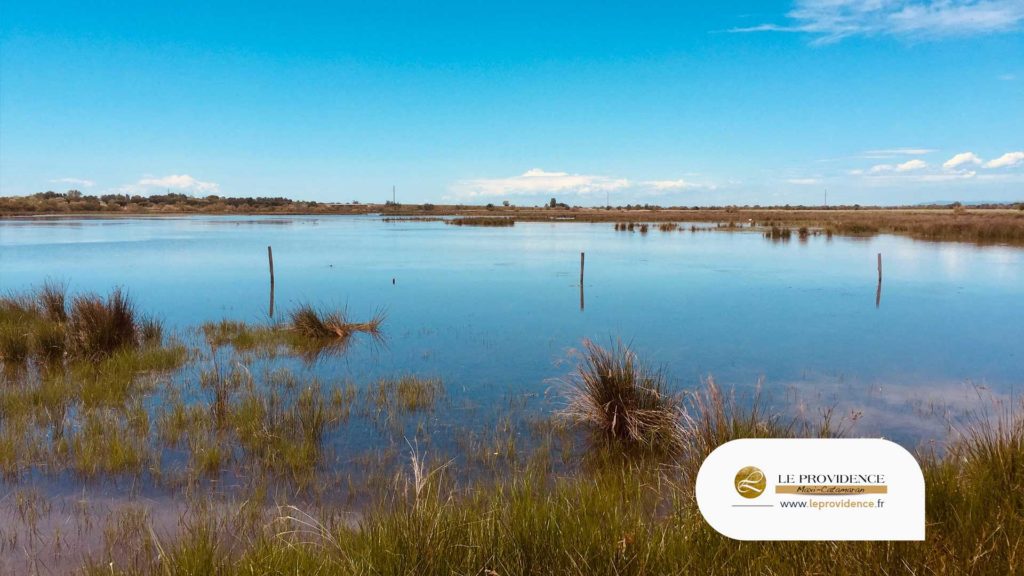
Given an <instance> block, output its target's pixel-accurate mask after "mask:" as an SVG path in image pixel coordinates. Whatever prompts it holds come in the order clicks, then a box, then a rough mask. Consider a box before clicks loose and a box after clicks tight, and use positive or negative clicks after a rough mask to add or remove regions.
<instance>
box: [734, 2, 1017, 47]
mask: <svg viewBox="0 0 1024 576" xmlns="http://www.w3.org/2000/svg"><path fill="white" fill-rule="evenodd" d="M786 17H787V19H788V21H787V23H785V24H761V25H758V26H752V27H749V28H734V29H733V30H732V32H800V33H806V34H810V35H813V36H814V37H815V40H814V43H815V44H830V43H834V42H838V41H840V40H842V39H844V38H849V37H853V36H898V37H912V38H941V37H952V36H973V35H979V34H991V33H995V32H1007V31H1012V30H1016V29H1018V28H1019V27H1020V25H1021V23H1022V22H1024V2H1021V1H1020V0H797V1H796V2H795V3H794V5H793V8H792V9H791V10H790V11H789V12H788V13H787V14H786Z"/></svg>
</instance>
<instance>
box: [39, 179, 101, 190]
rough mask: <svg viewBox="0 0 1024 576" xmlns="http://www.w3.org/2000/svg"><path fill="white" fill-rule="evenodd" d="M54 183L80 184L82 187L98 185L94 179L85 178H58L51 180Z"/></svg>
mask: <svg viewBox="0 0 1024 576" xmlns="http://www.w3.org/2000/svg"><path fill="white" fill-rule="evenodd" d="M50 182H52V183H54V184H68V185H70V186H79V187H81V188H92V187H93V186H95V185H96V183H95V182H93V181H92V180H86V179H85V178H57V179H55V180H50Z"/></svg>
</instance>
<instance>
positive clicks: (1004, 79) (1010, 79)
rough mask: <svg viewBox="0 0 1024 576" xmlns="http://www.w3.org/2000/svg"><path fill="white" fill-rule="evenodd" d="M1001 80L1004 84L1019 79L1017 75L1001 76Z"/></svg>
mask: <svg viewBox="0 0 1024 576" xmlns="http://www.w3.org/2000/svg"><path fill="white" fill-rule="evenodd" d="M999 79H1000V80H1002V81H1003V82H1012V81H1014V80H1016V79H1017V75H1016V74H1000V75H999Z"/></svg>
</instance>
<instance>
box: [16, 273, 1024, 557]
mask: <svg viewBox="0 0 1024 576" xmlns="http://www.w3.org/2000/svg"><path fill="white" fill-rule="evenodd" d="M57 292H59V291H55V292H54V294H56V293H57ZM58 300H59V298H58V297H57V296H53V295H51V296H47V297H45V298H43V297H27V296H18V297H14V296H12V297H8V298H4V299H0V350H3V353H4V363H5V366H6V365H7V364H8V356H7V354H8V353H9V350H11V349H13V350H14V351H15V352H17V353H18V354H20V355H21V356H22V359H21V360H18V361H17V364H18V366H19V368H18V370H14V371H3V372H0V474H2V475H3V476H4V480H5V481H8V482H18V481H19V479H21V478H32V479H33V481H35V478H37V476H34V475H30V474H29V472H30V471H31V472H32V474H35V473H39V474H41V475H44V476H49V477H54V478H64V477H67V476H70V477H72V478H75V479H78V480H81V481H83V482H85V483H87V484H91V483H93V482H101V481H104V480H106V479H110V478H113V479H115V480H119V479H122V478H123V479H130V480H131V483H130V486H132V487H133V488H130V489H131V490H133V493H134V486H135V485H136V484H137V483H141V482H151V483H154V484H150V486H153V487H155V488H156V489H160V488H163V487H167V488H168V489H169V490H170V491H171V494H173V496H172V498H175V497H177V496H178V495H179V494H181V495H182V500H187V501H188V502H189V505H190V506H194V507H195V509H194V510H193V511H192V512H191V515H190V516H189V517H188V519H187V520H184V519H183V520H182V528H181V531H180V532H177V531H176V532H174V533H172V534H170V535H168V536H166V537H160V538H158V537H157V535H156V530H155V529H153V528H148V529H147V525H148V523H149V520H148V519H147V518H148V517H147V516H146V514H145V513H144V511H142V512H139V511H136V512H132V513H129V514H127V515H126V516H119V515H112V516H111V518H112V520H111V521H112V522H115V523H116V526H115V527H117V529H116V530H114V529H113V528H112V529H111V530H112V531H111V539H112V540H116V541H117V544H118V546H117V547H114V546H109V547H108V548H109V549H104V551H103V552H102V553H101V554H99V555H97V556H96V557H95V558H94V559H93V560H91V561H90V562H88V563H87V565H86V566H85V568H84V570H85V572H86V573H88V574H154V573H163V574H211V573H215V574H225V575H233V574H263V573H276V574H353V575H355V574H381V573H387V574H392V573H395V574H398V573H401V574H427V575H431V574H438V575H440V574H487V575H492V576H493V574H500V575H505V574H580V575H582V574H594V573H613V574H666V573H674V574H689V573H697V574H751V575H753V574H779V575H802V574H825V573H828V574H840V575H844V574H864V573H877V572H879V571H880V570H885V571H888V572H899V573H911V574H1014V573H1021V572H1022V571H1024V564H1022V563H1021V562H1020V560H1021V558H1024V419H1022V417H1021V414H1022V412H1021V410H1020V408H1021V407H1020V406H1013V407H1008V406H1005V405H1002V406H1001V407H1000V410H999V411H998V412H997V413H996V414H988V413H982V414H979V415H978V416H977V418H976V419H975V420H973V421H971V422H970V423H969V424H968V425H966V426H964V427H962V428H959V429H957V432H956V436H955V437H954V439H953V441H952V442H951V443H950V444H949V446H948V448H947V449H946V450H945V452H944V453H942V454H939V453H936V452H931V451H922V452H921V453H920V457H919V460H920V461H921V464H922V468H923V471H924V474H925V478H926V483H927V521H928V540H927V541H925V542H892V543H887V542H878V543H867V542H839V543H837V542H822V543H799V542H774V543H758V542H736V541H732V540H729V539H726V538H724V537H722V536H720V535H719V534H717V533H716V532H714V531H713V530H712V529H711V528H710V527H709V526H708V525H707V524H706V523H705V522H704V520H703V519H702V518H701V516H700V515H699V513H698V512H697V509H696V506H695V504H694V496H693V493H692V486H693V478H694V476H695V474H696V470H697V467H698V466H699V464H700V462H701V461H702V460H703V459H704V457H705V456H706V455H707V454H708V453H710V452H711V451H712V450H713V449H714V448H715V447H717V446H719V445H721V444H722V443H725V442H728V441H730V440H733V439H736V438H746V437H787V436H811V437H831V436H837V435H843V434H844V426H843V424H844V423H843V422H842V421H840V422H838V423H837V422H834V421H833V419H832V415H831V413H830V412H827V411H826V412H825V413H823V414H822V416H821V418H820V420H819V421H815V422H804V421H798V420H786V419H784V418H782V417H781V416H779V415H778V414H774V413H769V412H767V411H766V410H765V409H764V406H763V404H762V402H761V400H760V398H759V397H758V396H757V395H755V396H754V398H753V399H752V400H751V401H749V402H747V401H739V400H737V399H736V398H735V397H734V395H733V394H732V393H730V392H726V391H723V390H722V389H720V388H719V387H718V386H717V384H716V383H715V382H714V380H712V379H710V378H709V379H707V380H706V381H705V382H704V384H703V386H702V387H701V388H700V389H698V390H695V391H692V392H690V393H688V394H682V395H675V394H672V393H671V391H670V390H669V389H668V384H667V380H666V378H665V377H664V375H663V374H662V373H660V372H659V371H657V370H654V369H651V368H650V367H649V366H648V365H647V364H645V363H644V362H643V361H642V360H641V359H640V358H639V357H638V356H637V354H636V353H635V352H633V351H632V350H630V349H629V348H628V347H627V346H624V345H622V344H621V343H618V342H616V343H613V344H612V345H611V346H609V347H607V348H603V347H600V346H597V345H595V344H593V343H591V342H584V346H583V355H582V358H581V361H580V365H579V368H578V370H577V372H576V373H575V375H574V376H573V377H572V378H571V380H570V381H569V382H568V391H567V395H568V398H567V404H568V406H567V407H566V409H565V411H564V412H563V413H562V415H563V416H567V417H568V418H551V419H550V422H548V423H546V424H534V426H533V428H529V430H530V431H531V433H533V434H535V435H538V436H544V435H547V436H549V437H551V438H555V437H557V438H558V443H545V442H540V443H537V442H534V439H531V438H527V437H524V436H523V435H522V432H523V430H524V429H525V428H523V427H522V426H520V425H519V423H517V421H516V420H515V419H514V418H513V417H512V416H510V415H507V414H497V415H495V416H494V419H493V421H492V422H484V423H483V424H482V425H479V424H478V423H474V428H473V429H458V431H457V432H456V434H457V435H458V437H457V439H456V440H455V444H456V445H457V446H458V447H459V448H461V450H462V452H461V453H458V455H457V456H456V457H455V458H454V460H449V459H447V455H444V456H442V457H440V458H438V459H435V460H431V459H429V458H427V456H426V452H425V451H424V452H423V453H421V452H420V451H419V446H420V444H421V443H422V444H423V445H426V446H430V447H431V453H432V454H436V453H438V452H440V453H441V454H443V452H442V451H441V450H440V449H439V448H437V444H436V443H435V444H431V438H430V431H431V430H430V429H429V428H427V429H424V427H425V426H430V425H433V426H440V427H441V428H445V427H450V426H451V423H449V422H445V421H441V422H438V420H443V419H442V418H437V417H436V415H435V414H434V413H433V408H434V407H435V406H436V405H437V402H438V401H439V400H440V399H442V398H444V395H445V388H444V386H443V384H442V382H441V380H440V379H425V378H421V377H417V376H415V375H406V376H401V377H396V378H385V379H382V380H379V381H376V382H374V383H372V384H370V385H368V386H365V387H363V388H361V389H360V388H357V387H356V386H355V385H354V384H353V383H351V382H347V381H344V382H339V383H335V384H333V385H331V384H328V385H323V384H321V383H320V382H319V381H317V380H316V379H315V378H311V377H309V375H308V374H302V373H296V372H293V371H292V370H291V369H290V368H289V367H288V366H289V364H287V362H288V361H286V363H285V364H284V365H280V364H273V363H271V362H270V360H271V359H269V358H263V357H260V358H252V357H247V356H246V355H245V354H241V353H240V351H244V350H245V349H259V348H260V347H261V346H264V345H266V346H274V347H281V346H292V345H294V344H295V343H296V342H306V341H319V340H325V341H336V340H338V339H339V338H338V336H337V334H338V330H336V328H338V327H339V326H342V325H345V326H349V328H347V330H350V331H352V332H358V331H367V332H371V333H372V332H373V331H374V330H376V329H377V328H379V325H380V322H379V321H378V322H373V321H371V322H368V323H365V324H366V326H362V325H361V324H359V323H349V322H347V321H345V319H344V315H343V314H338V315H337V316H336V317H332V315H331V314H324V313H321V312H320V311H317V310H313V309H312V308H309V309H307V310H306V311H304V312H302V311H301V310H300V312H301V313H302V314H303V315H304V316H305V317H304V318H303V319H302V322H305V327H304V328H301V329H300V328H298V327H297V326H296V324H297V323H296V322H295V318H294V317H291V318H290V321H289V322H288V323H283V324H281V325H274V326H258V327H253V326H249V325H246V324H244V323H234V322H226V321H225V322H221V323H217V324H208V325H204V327H203V330H202V333H203V335H204V336H205V339H206V341H207V342H208V343H209V345H210V348H211V349H210V350H209V354H208V355H202V354H200V353H198V352H194V351H190V350H189V349H187V348H186V347H185V346H184V345H182V344H180V343H178V342H176V341H175V340H174V339H173V337H172V338H171V340H170V341H169V342H165V341H164V337H163V334H162V331H161V330H157V329H155V328H153V327H149V328H147V327H146V326H145V323H144V322H140V321H138V320H137V319H136V320H133V324H134V330H133V336H132V339H131V340H130V342H129V343H126V344H118V345H114V346H113V347H111V348H108V347H107V346H106V343H107V342H110V341H112V340H106V339H105V338H98V339H97V340H96V342H98V344H97V345H96V346H95V347H92V346H90V348H92V349H94V350H97V351H101V350H107V351H103V352H97V353H95V354H92V353H90V354H86V353H84V352H82V353H80V352H78V350H81V348H79V345H78V344H75V345H73V346H69V345H67V342H68V339H69V338H71V336H68V335H67V334H66V333H65V332H64V331H65V330H72V328H71V324H72V323H73V322H74V317H75V314H76V312H75V299H72V300H71V304H70V306H68V305H67V303H66V302H65V304H64V306H63V309H64V310H66V311H67V316H66V318H65V319H64V320H60V319H59V312H57V311H58V310H59V309H61V306H59V305H58V304H59V303H58ZM97 300H99V301H100V305H101V306H102V307H103V308H104V309H106V308H108V307H110V308H111V312H110V313H111V314H113V315H115V316H120V317H121V318H122V320H123V318H124V316H125V315H126V314H127V313H126V312H125V306H124V303H117V302H116V300H117V298H113V300H115V302H114V304H113V305H112V306H111V305H110V303H111V299H110V298H108V299H94V300H91V301H90V302H89V304H88V306H89V307H96V306H97V302H96V301H97ZM44 301H49V302H51V304H50V305H44V304H43V302H44ZM310 312H312V315H310ZM90 314H94V315H95V316H96V317H101V319H100V321H97V322H95V323H93V324H91V325H97V326H107V327H108V328H103V329H97V330H96V332H97V333H99V334H108V333H118V330H115V329H113V328H110V326H117V325H122V326H123V325H125V324H124V323H122V322H121V321H119V320H116V319H113V320H111V321H110V322H108V321H106V320H102V316H103V315H104V314H107V312H97V311H96V310H93V311H92V312H90ZM132 316H133V318H136V316H135V315H134V311H132ZM313 316H315V318H314V317H313ZM371 325H372V326H371ZM352 326H354V327H352ZM5 331H7V332H6V333H7V334H8V336H4V334H5ZM343 332H344V330H343ZM147 333H148V336H147ZM4 338H9V339H10V340H11V342H8V343H3V339H4ZM115 340H116V339H115ZM47 343H49V344H47ZM19 346H21V347H22V350H23V352H18V347H19ZM219 346H232V347H234V348H235V350H234V352H235V353H234V354H233V355H231V354H229V353H230V352H231V351H230V350H228V351H222V350H218V347H219ZM49 347H55V348H60V349H61V350H62V352H61V353H60V354H57V355H56V356H55V359H51V360H44V357H45V356H46V353H45V352H44V351H45V350H46V349H48V348H49ZM189 361H192V362H191V363H190V362H189ZM11 362H13V360H12V361H11ZM225 362H226V363H225ZM183 365H185V366H189V367H191V368H193V370H191V371H190V370H184V371H182V372H180V373H176V377H175V378H173V379H172V378H170V377H168V374H170V373H171V372H172V371H174V370H176V369H178V368H180V367H182V366H183ZM353 405H355V406H359V407H360V410H357V411H356V414H357V417H360V416H366V417H369V418H370V419H373V418H376V417H377V416H378V415H379V414H386V415H387V417H388V419H389V420H390V419H392V418H395V417H398V416H402V417H405V416H408V419H407V420H414V419H418V420H419V422H418V423H417V422H415V421H413V422H409V421H404V422H402V425H401V426H400V427H398V428H397V429H399V430H400V431H401V432H402V433H403V434H404V433H405V432H406V431H407V430H409V429H410V428H411V426H410V424H415V425H416V426H417V428H416V432H415V435H412V434H410V435H409V437H411V438H412V442H417V444H416V445H415V448H413V447H412V446H410V449H411V450H412V454H411V456H410V458H409V460H410V461H411V462H409V465H408V466H403V467H398V468H396V467H395V466H394V461H395V458H397V454H398V451H399V450H403V451H404V448H396V445H397V446H404V445H405V442H409V441H406V440H404V439H399V438H398V436H397V435H392V436H391V437H392V438H393V439H395V442H393V443H392V444H391V445H390V446H389V447H388V448H387V451H386V452H387V453H386V454H383V455H381V457H380V459H379V460H378V461H379V462H380V463H379V464H368V463H369V462H371V459H359V458H358V457H351V458H341V457H340V455H339V454H336V453H335V452H334V450H335V449H336V448H337V447H338V446H339V445H344V443H346V442H348V441H350V440H351V441H352V442H357V441H358V440H356V439H350V437H349V436H348V435H347V432H349V431H352V432H354V431H356V430H358V428H357V427H354V426H353V427H351V428H349V429H347V430H346V434H340V435H332V432H333V431H335V430H337V429H338V427H340V426H342V425H343V424H344V423H346V422H347V421H348V419H349V418H350V414H351V413H352V410H351V408H352V406H353ZM425 422H426V424H424V423H425ZM567 422H571V423H574V424H576V425H577V427H578V428H583V429H586V430H590V431H593V432H595V434H591V435H589V436H588V435H585V434H579V433H577V432H575V430H576V428H573V429H572V430H568V429H567V428H568V424H567ZM378 432H379V430H378ZM354 436H355V435H354V434H353V437H354ZM593 436H597V437H598V438H599V439H600V440H601V441H599V442H590V443H589V444H588V443H586V442H580V444H582V446H574V440H576V441H578V440H580V439H589V438H591V437H593ZM559 448H561V454H559ZM581 453H582V454H581ZM175 455H176V456H178V457H180V458H181V459H182V460H184V463H183V464H180V466H181V468H182V470H179V469H178V468H176V466H178V464H175V462H174V459H173V458H171V457H170V456H175ZM581 455H582V456H583V458H582V460H583V463H582V464H579V463H577V461H578V460H580V456H581ZM559 458H560V460H561V467H559V463H558V462H555V460H557V459H559ZM338 468H342V469H343V470H338ZM344 468H356V469H358V470H356V471H355V472H353V474H364V475H365V476H367V480H366V482H365V487H360V488H355V487H349V488H347V490H348V494H349V496H351V495H352V494H353V493H355V492H358V493H359V495H360V498H361V500H360V503H359V505H358V506H359V510H360V511H361V512H362V514H361V515H360V516H359V517H358V521H353V520H352V519H351V518H352V516H351V514H350V512H351V505H350V504H349V503H348V501H347V500H345V499H344V498H342V497H337V496H336V494H334V493H335V492H340V491H341V490H344V489H345V488H343V483H342V480H341V479H340V478H339V476H338V475H340V474H343V473H345V472H347V470H344ZM482 473H486V474H487V475H486V476H483V477H482V478H480V477H478V476H477V475H479V474H482ZM348 481H349V483H352V479H351V477H349V480H348ZM116 484H117V483H116V482H115V485H116ZM125 484H129V483H127V482H126V483H125ZM270 487H278V488H279V490H278V491H276V492H270V491H269V490H270ZM124 489H125V490H128V489H129V488H124ZM177 489H180V490H181V493H178V492H174V490H177ZM221 498H224V499H223V500H221ZM270 502H274V503H284V504H293V503H297V502H303V503H304V504H303V506H304V509H306V510H308V512H302V511H301V510H299V509H297V508H294V507H286V508H284V509H282V511H280V512H274V513H271V514H270V516H271V517H269V518H264V517H263V516H261V515H260V514H262V513H254V512H253V511H252V509H253V508H256V509H258V510H261V511H262V510H265V509H266V506H267V505H268V503H270ZM26 516H27V515H26ZM254 517H255V518H257V520H259V521H253V518H254ZM242 519H244V521H243V520H242ZM5 529H6V526H5ZM83 530H86V531H88V530H89V528H83ZM176 530H177V529H176ZM0 541H2V542H4V544H3V545H4V546H7V547H8V548H10V549H14V550H17V549H18V543H13V544H12V543H11V541H10V540H8V539H6V533H4V535H0ZM117 549H121V550H123V549H132V550H135V551H137V555H135V556H131V560H130V561H128V560H125V559H124V557H122V556H119V555H118V554H119V553H118V552H116V550H117Z"/></svg>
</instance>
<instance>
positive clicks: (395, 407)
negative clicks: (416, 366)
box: [366, 375, 444, 413]
mask: <svg viewBox="0 0 1024 576" xmlns="http://www.w3.org/2000/svg"><path fill="white" fill-rule="evenodd" d="M443 393H444V385H443V384H442V383H441V380H440V379H438V378H419V377H416V376H412V375H406V376H401V377H399V378H381V379H380V380H378V381H377V382H376V383H374V384H372V385H370V386H369V387H368V389H367V390H366V395H367V400H368V402H369V404H370V405H371V407H372V409H374V410H377V411H387V412H391V413H403V412H418V411H422V410H429V409H431V408H433V407H434V403H435V402H436V401H437V399H438V398H439V397H440V396H441V395H442V394H443Z"/></svg>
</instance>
